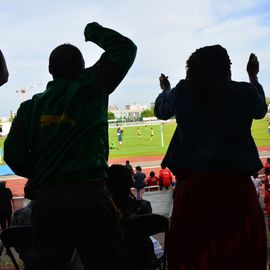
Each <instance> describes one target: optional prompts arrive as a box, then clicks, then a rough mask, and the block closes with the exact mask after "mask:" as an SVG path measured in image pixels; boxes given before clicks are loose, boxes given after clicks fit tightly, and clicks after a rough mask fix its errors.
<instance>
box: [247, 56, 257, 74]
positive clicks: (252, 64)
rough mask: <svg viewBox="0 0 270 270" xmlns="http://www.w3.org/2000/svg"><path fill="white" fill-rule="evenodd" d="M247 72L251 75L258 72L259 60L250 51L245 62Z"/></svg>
mask: <svg viewBox="0 0 270 270" xmlns="http://www.w3.org/2000/svg"><path fill="white" fill-rule="evenodd" d="M247 72H248V75H249V76H251V77H254V76H257V74H258V73H259V61H258V58H257V56H256V55H255V54H254V53H251V54H250V56H249V60H248V63H247Z"/></svg>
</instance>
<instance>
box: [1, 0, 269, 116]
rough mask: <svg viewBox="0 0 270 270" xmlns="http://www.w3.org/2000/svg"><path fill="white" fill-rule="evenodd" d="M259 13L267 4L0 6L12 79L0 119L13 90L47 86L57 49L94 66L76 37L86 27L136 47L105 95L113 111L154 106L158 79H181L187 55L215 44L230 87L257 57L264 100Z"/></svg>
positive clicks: (67, 0) (265, 19)
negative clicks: (223, 56)
mask: <svg viewBox="0 0 270 270" xmlns="http://www.w3.org/2000/svg"><path fill="white" fill-rule="evenodd" d="M0 1H1V0H0ZM266 5H267V1H266V0H238V1H235V0H234V1H233V0H220V1H215V0H204V1H201V0H189V1H179V0H170V1H167V2H166V1H161V0H155V1H154V0H147V1H145V0H137V1H124V0H114V1H108V0H107V1H105V0H100V1H86V0H78V1H73V0H55V1H54V2H53V3H52V2H49V3H48V1H47V2H45V1H41V0H36V1H34V0H24V1H16V3H15V2H14V1H1V6H0V12H1V17H0V31H1V37H0V41H1V49H2V50H3V52H4V54H5V55H6V58H7V62H8V66H9V69H10V74H11V76H10V82H9V83H8V85H7V86H5V87H2V88H1V90H0V100H1V106H0V115H3V114H8V113H9V110H10V109H13V110H16V108H17V107H18V104H19V98H18V96H17V95H16V94H15V91H16V90H17V89H18V88H20V87H27V86H30V85H32V84H36V83H39V82H42V83H43V86H45V84H46V82H47V81H48V80H50V76H49V74H48V71H47V65H48V56H49V54H50V52H51V50H52V49H53V48H54V47H56V46H57V45H58V44H61V43H64V42H70V43H73V44H74V45H76V46H78V47H79V48H80V49H81V50H82V52H83V54H84V56H85V60H86V64H87V65H92V64H93V63H94V62H95V61H96V60H97V59H98V57H99V56H100V54H101V53H102V50H100V49H99V48H97V46H95V45H92V44H91V43H85V42H84V40H83V29H84V27H85V25H86V24H87V23H88V22H90V21H98V22H100V23H101V24H103V25H104V26H108V27H112V28H114V29H116V30H118V31H119V32H121V33H123V34H124V35H127V36H128V37H130V38H131V39H133V40H134V42H135V43H136V44H137V46H138V56H137V59H136V60H135V63H134V65H133V67H132V68H131V70H130V72H129V73H128V75H127V77H126V78H125V79H124V81H123V83H122V84H121V85H120V86H119V87H118V89H117V90H116V92H115V93H114V94H113V95H112V97H111V99H110V100H111V102H112V103H116V104H120V105H124V104H128V103H132V102H137V103H149V102H151V101H153V100H154V99H155V97H156V95H157V94H158V91H159V89H158V76H159V74H160V72H164V73H166V74H168V75H169V76H170V79H171V81H172V85H174V84H176V83H177V82H178V80H179V79H180V78H183V77H184V76H185V61H186V59H187V58H188V57H189V55H190V54H191V53H192V52H193V51H194V50H195V49H196V48H199V47H202V46H205V45H210V44H217V43H219V44H221V45H223V46H224V47H225V48H227V50H228V52H229V55H230V57H231V60H232V62H233V65H232V70H233V77H234V78H235V79H239V80H244V79H246V78H247V76H246V74H245V64H246V60H247V57H248V55H249V53H250V52H253V51H254V52H255V53H257V54H258V56H259V59H260V63H261V73H260V78H261V81H262V82H263V83H264V85H265V89H266V90H267V94H268V95H270V90H268V89H270V79H268V77H269V76H268V74H269V72H270V59H269V58H270V44H269V40H270V39H269V37H270V31H269V29H270V27H269V24H270V22H269V13H267V9H266V8H265V6H266ZM41 90H43V89H41Z"/></svg>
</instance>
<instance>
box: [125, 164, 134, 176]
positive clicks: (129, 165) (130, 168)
mask: <svg viewBox="0 0 270 270" xmlns="http://www.w3.org/2000/svg"><path fill="white" fill-rule="evenodd" d="M124 166H125V167H126V168H128V169H129V170H130V172H131V175H132V178H133V177H134V170H133V167H132V166H131V164H130V162H129V160H126V164H125V165H124Z"/></svg>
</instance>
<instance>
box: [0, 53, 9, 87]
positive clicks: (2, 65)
mask: <svg viewBox="0 0 270 270" xmlns="http://www.w3.org/2000/svg"><path fill="white" fill-rule="evenodd" d="M8 76H9V73H8V69H7V64H6V60H5V57H4V55H3V53H2V51H1V50H0V86H1V85H3V84H5V83H6V82H7V81H8Z"/></svg>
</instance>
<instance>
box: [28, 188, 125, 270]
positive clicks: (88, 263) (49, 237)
mask: <svg viewBox="0 0 270 270" xmlns="http://www.w3.org/2000/svg"><path fill="white" fill-rule="evenodd" d="M32 222H33V239H32V240H33V247H32V252H33V253H32V254H33V260H32V265H31V267H30V269H31V270H33V269H34V270H43V269H44V270H45V269H46V270H52V269H55V270H59V269H61V270H63V269H67V267H68V264H69V262H70V259H71V257H72V254H73V252H74V250H75V248H76V249H77V250H78V253H79V255H80V258H81V261H82V263H83V265H84V267H85V268H84V269H85V270H87V269H91V270H108V269H111V270H114V269H115V270H124V269H126V256H125V252H124V246H123V238H122V232H121V229H120V225H119V223H118V219H117V216H116V211H115V209H114V206H113V203H112V200H111V198H110V195H109V194H108V191H107V189H106V188H105V187H104V185H99V186H96V185H93V184H91V183H84V184H74V185H72V186H67V187H63V186H61V187H60V186H57V187H53V188H50V189H46V190H44V191H43V192H41V193H40V194H39V195H38V198H37V199H36V200H35V203H34V205H33V212H32Z"/></svg>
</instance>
